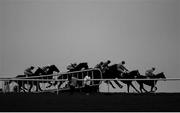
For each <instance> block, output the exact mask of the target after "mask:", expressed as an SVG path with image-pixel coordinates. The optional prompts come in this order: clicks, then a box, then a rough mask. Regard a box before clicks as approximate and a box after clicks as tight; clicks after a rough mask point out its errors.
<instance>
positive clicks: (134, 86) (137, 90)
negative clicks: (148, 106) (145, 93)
mask: <svg viewBox="0 0 180 113" xmlns="http://www.w3.org/2000/svg"><path fill="white" fill-rule="evenodd" d="M130 85H131V86H132V87H133V88H134V89H135V90H136V92H138V93H140V92H139V91H138V90H137V89H136V88H135V86H134V85H133V84H132V83H131V84H130Z"/></svg>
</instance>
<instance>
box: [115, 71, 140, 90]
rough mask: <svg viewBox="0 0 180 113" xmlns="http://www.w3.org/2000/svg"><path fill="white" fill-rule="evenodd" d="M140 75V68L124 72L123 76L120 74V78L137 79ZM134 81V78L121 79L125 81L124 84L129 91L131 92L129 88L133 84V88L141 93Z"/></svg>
mask: <svg viewBox="0 0 180 113" xmlns="http://www.w3.org/2000/svg"><path fill="white" fill-rule="evenodd" d="M138 76H140V73H139V71H138V70H133V71H131V72H129V73H124V74H123V75H122V76H120V77H119V78H120V79H135V78H137V77H138ZM132 81H133V80H121V82H123V83H124V84H126V85H127V92H128V93H129V88H130V86H131V87H132V88H134V89H135V90H136V92H138V93H140V92H139V91H138V90H137V89H136V87H135V86H134V85H133V84H132Z"/></svg>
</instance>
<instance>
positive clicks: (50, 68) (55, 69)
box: [49, 65, 60, 73]
mask: <svg viewBox="0 0 180 113" xmlns="http://www.w3.org/2000/svg"><path fill="white" fill-rule="evenodd" d="M49 70H50V71H52V72H53V71H55V72H57V73H59V72H60V71H59V69H58V68H57V67H56V66H55V65H51V66H50V67H49Z"/></svg>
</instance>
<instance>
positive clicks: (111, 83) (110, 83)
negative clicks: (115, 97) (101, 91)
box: [109, 81, 116, 89]
mask: <svg viewBox="0 0 180 113" xmlns="http://www.w3.org/2000/svg"><path fill="white" fill-rule="evenodd" d="M109 84H110V85H111V86H112V87H113V88H114V89H115V88H116V87H115V86H114V85H113V84H112V82H111V81H109Z"/></svg>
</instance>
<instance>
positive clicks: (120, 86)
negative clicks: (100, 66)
mask: <svg viewBox="0 0 180 113" xmlns="http://www.w3.org/2000/svg"><path fill="white" fill-rule="evenodd" d="M114 82H115V83H116V84H117V85H118V86H119V88H123V86H122V85H121V84H120V83H119V82H118V81H117V80H114Z"/></svg>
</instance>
